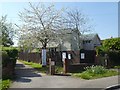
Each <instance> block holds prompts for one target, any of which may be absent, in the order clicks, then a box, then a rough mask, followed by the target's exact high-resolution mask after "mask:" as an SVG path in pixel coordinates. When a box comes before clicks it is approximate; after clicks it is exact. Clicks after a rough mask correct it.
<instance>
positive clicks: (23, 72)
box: [15, 64, 42, 82]
mask: <svg viewBox="0 0 120 90" xmlns="http://www.w3.org/2000/svg"><path fill="white" fill-rule="evenodd" d="M15 77H16V79H15V81H16V82H31V79H30V78H33V77H42V76H41V75H40V74H37V73H36V70H35V69H33V68H30V67H25V66H24V65H23V64H16V68H15Z"/></svg>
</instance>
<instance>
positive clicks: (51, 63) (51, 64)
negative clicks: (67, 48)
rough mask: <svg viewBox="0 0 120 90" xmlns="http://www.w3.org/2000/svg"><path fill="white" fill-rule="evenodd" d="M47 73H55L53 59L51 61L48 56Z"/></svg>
mask: <svg viewBox="0 0 120 90" xmlns="http://www.w3.org/2000/svg"><path fill="white" fill-rule="evenodd" d="M49 73H50V75H54V74H55V61H52V60H51V58H49Z"/></svg>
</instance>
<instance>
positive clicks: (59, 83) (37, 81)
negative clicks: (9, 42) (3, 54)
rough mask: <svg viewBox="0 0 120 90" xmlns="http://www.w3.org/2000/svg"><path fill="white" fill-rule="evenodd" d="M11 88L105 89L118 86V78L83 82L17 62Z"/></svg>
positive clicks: (112, 77)
mask: <svg viewBox="0 0 120 90" xmlns="http://www.w3.org/2000/svg"><path fill="white" fill-rule="evenodd" d="M15 74H16V79H15V80H14V82H13V83H12V85H11V86H10V89H12V88H106V87H109V86H111V85H116V84H118V78H119V77H118V76H111V77H105V78H100V79H94V80H84V79H80V78H75V77H71V76H59V75H53V76H51V75H46V74H42V73H40V72H38V71H36V70H35V69H33V68H31V67H29V66H27V65H24V64H23V63H21V62H19V61H17V64H16V69H15Z"/></svg>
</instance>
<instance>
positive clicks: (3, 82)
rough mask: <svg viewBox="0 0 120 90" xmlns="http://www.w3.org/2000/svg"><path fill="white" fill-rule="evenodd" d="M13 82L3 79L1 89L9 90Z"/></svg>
mask: <svg viewBox="0 0 120 90" xmlns="http://www.w3.org/2000/svg"><path fill="white" fill-rule="evenodd" d="M10 84H11V80H10V79H7V80H3V81H2V89H1V90H7V89H8V88H9V87H10Z"/></svg>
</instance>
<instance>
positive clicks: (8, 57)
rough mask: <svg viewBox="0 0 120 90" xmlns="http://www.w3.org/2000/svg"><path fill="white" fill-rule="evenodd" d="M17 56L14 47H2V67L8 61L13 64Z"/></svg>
mask: <svg viewBox="0 0 120 90" xmlns="http://www.w3.org/2000/svg"><path fill="white" fill-rule="evenodd" d="M17 56H18V50H17V49H16V48H14V47H2V64H3V67H4V66H6V65H7V64H8V63H13V66H15V63H16V59H17Z"/></svg>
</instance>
